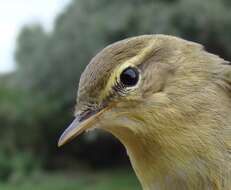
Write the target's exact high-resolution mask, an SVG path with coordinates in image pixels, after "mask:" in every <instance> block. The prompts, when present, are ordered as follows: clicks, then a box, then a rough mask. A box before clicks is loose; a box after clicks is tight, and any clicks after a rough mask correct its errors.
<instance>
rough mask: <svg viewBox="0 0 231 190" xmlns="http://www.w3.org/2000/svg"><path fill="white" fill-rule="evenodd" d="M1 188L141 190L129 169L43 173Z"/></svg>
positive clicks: (4, 189)
mask: <svg viewBox="0 0 231 190" xmlns="http://www.w3.org/2000/svg"><path fill="white" fill-rule="evenodd" d="M0 189H1V190H32V189H33V190H141V188H140V185H139V183H138V181H137V179H136V177H135V176H134V175H133V174H132V173H131V171H127V170H120V171H104V172H84V173H80V174H76V173H55V174H43V175H39V176H37V177H35V176H34V177H33V178H28V179H26V180H24V182H20V183H17V184H16V183H14V184H13V183H12V184H0Z"/></svg>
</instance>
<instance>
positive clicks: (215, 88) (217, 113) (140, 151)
mask: <svg viewBox="0 0 231 190" xmlns="http://www.w3.org/2000/svg"><path fill="white" fill-rule="evenodd" d="M76 102H77V103H76V107H75V113H74V116H75V119H74V121H73V122H72V123H71V124H70V126H69V127H68V128H67V129H66V130H65V131H64V132H63V134H62V135H61V137H60V139H59V141H58V146H62V145H63V144H65V143H67V142H69V141H70V140H72V139H73V138H75V137H76V136H78V135H80V134H81V133H83V132H85V131H88V130H92V129H95V128H98V129H102V130H105V131H107V132H109V133H111V134H112V135H113V136H115V138H117V139H119V141H120V142H121V143H122V144H123V145H124V147H125V148H126V151H127V154H128V157H129V159H130V161H131V165H132V167H133V169H134V171H135V174H136V176H137V178H138V180H139V182H140V184H141V186H142V188H143V189H144V190H231V66H230V62H229V61H226V60H225V59H223V58H221V57H220V56H218V55H215V54H212V53H209V52H208V51H207V50H206V49H205V48H204V46H203V45H201V44H199V43H196V42H192V41H188V40H185V39H183V38H180V37H175V36H171V35H164V34H148V35H141V36H135V37H130V38H126V39H123V40H121V41H118V42H115V43H112V44H111V45H108V46H107V47H105V48H104V49H102V50H101V51H100V52H99V53H97V54H96V56H95V57H93V58H92V59H91V61H90V63H89V64H88V65H87V66H86V68H85V70H84V71H83V73H82V75H81V77H80V81H79V86H78V92H77V100H76Z"/></svg>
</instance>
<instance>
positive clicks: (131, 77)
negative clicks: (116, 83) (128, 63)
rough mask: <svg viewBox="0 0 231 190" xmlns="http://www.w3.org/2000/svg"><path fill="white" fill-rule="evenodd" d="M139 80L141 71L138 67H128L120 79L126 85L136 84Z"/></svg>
mask: <svg viewBox="0 0 231 190" xmlns="http://www.w3.org/2000/svg"><path fill="white" fill-rule="evenodd" d="M138 80H139V72H138V70H137V69H136V68H133V67H128V68H127V69H125V70H124V71H123V72H122V73H121V75H120V81H121V82H122V83H123V84H124V85H125V86H134V85H136V84H137V82H138Z"/></svg>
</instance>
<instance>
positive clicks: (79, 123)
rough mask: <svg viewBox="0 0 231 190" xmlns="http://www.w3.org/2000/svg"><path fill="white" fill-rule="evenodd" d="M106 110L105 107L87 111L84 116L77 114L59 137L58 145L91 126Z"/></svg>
mask: <svg viewBox="0 0 231 190" xmlns="http://www.w3.org/2000/svg"><path fill="white" fill-rule="evenodd" d="M106 110H107V107H106V108H103V109H101V110H99V111H93V112H91V113H90V114H89V113H88V115H87V116H85V117H84V118H83V117H81V116H77V117H76V118H75V119H74V121H73V122H72V123H71V124H70V125H69V127H67V129H66V130H65V131H64V132H63V134H62V135H61V137H60V138H59V141H58V146H59V147H60V146H62V145H64V144H65V143H67V142H69V141H71V140H72V139H73V138H75V137H76V136H78V135H80V134H81V133H83V132H84V131H86V130H87V129H90V128H92V127H93V126H94V124H95V123H96V122H97V120H98V118H99V116H100V115H102V113H104V112H105V111H106ZM89 115H90V116H89Z"/></svg>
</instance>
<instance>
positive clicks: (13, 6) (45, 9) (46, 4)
mask: <svg viewBox="0 0 231 190" xmlns="http://www.w3.org/2000/svg"><path fill="white" fill-rule="evenodd" d="M70 1H71V0H0V26H1V32H0V72H8V71H11V70H13V69H14V60H13V54H14V49H15V40H16V37H17V34H18V32H19V31H20V28H21V27H22V26H23V25H25V24H29V23H34V22H36V23H37V22H39V23H41V24H42V25H43V26H44V27H45V29H47V30H51V29H52V26H53V22H54V19H55V17H56V16H57V14H58V13H59V12H61V11H62V10H63V9H64V8H65V6H66V5H67V4H68V3H69V2H70Z"/></svg>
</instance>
